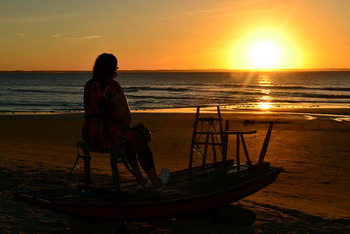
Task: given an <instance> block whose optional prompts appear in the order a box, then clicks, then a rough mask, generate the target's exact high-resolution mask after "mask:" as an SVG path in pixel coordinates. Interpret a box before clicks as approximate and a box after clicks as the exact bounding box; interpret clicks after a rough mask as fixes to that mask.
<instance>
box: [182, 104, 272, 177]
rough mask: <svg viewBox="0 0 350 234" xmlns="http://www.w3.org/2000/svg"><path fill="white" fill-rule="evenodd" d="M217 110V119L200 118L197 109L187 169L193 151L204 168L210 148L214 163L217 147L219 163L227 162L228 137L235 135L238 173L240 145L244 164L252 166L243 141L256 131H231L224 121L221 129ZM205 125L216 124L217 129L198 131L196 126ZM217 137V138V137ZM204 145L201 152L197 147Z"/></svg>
mask: <svg viewBox="0 0 350 234" xmlns="http://www.w3.org/2000/svg"><path fill="white" fill-rule="evenodd" d="M216 110H217V117H216V118H214V117H201V116H200V107H197V112H196V117H195V121H194V124H193V132H192V142H191V148H190V154H189V163H188V168H189V169H191V168H192V167H193V154H194V151H195V150H196V148H197V150H198V151H199V152H200V154H201V156H202V167H204V166H205V165H206V164H207V162H206V159H207V153H208V147H210V146H211V147H212V150H213V161H214V163H216V162H217V152H216V146H218V147H219V149H220V151H221V161H226V160H227V152H228V143H229V136H230V135H236V155H235V156H236V165H237V172H238V173H239V172H240V164H241V158H240V149H241V145H242V148H243V151H244V155H245V158H246V164H248V165H252V161H251V159H250V156H249V152H248V148H247V145H246V142H245V139H244V136H245V135H250V134H255V133H256V132H257V131H256V130H253V131H231V130H230V129H229V128H230V126H229V121H228V120H226V121H225V127H223V119H222V115H221V111H220V107H219V106H217V107H216ZM204 122H205V123H206V124H207V125H208V126H214V122H218V128H219V130H218V131H217V130H216V128H215V127H212V128H210V127H208V128H207V130H206V131H203V128H202V127H201V129H200V130H198V125H201V126H203V123H204ZM273 124H274V123H273V122H271V123H270V125H269V128H268V131H267V133H266V136H265V139H264V143H263V146H262V149H261V151H260V156H259V161H258V164H263V162H264V158H265V155H266V151H267V147H268V144H269V141H270V137H271V132H272V127H273ZM202 136H204V138H205V140H204V141H203V140H202V138H201V137H202ZM217 136H219V138H218V137H217ZM201 145H204V150H203V152H202V151H201V149H199V146H201Z"/></svg>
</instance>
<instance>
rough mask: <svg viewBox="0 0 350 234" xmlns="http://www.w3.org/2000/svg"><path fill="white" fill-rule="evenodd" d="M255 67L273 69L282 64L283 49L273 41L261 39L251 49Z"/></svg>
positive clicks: (250, 52)
mask: <svg viewBox="0 0 350 234" xmlns="http://www.w3.org/2000/svg"><path fill="white" fill-rule="evenodd" d="M249 57H250V60H251V62H252V66H253V67H254V68H260V69H273V68H276V67H277V66H279V65H280V58H281V50H280V49H279V48H278V46H277V45H276V44H275V43H274V42H272V41H259V42H257V43H255V44H254V45H253V46H252V47H251V48H250V50H249Z"/></svg>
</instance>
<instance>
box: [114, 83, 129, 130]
mask: <svg viewBox="0 0 350 234" xmlns="http://www.w3.org/2000/svg"><path fill="white" fill-rule="evenodd" d="M117 84H118V86H119V92H117V93H116V95H115V96H113V97H112V99H111V100H112V103H113V105H114V107H115V109H116V112H117V115H118V116H119V118H120V120H121V121H122V123H123V124H124V126H126V127H130V124H131V113H130V108H129V104H128V100H127V98H126V96H125V94H124V91H123V89H122V88H121V87H120V85H119V83H117Z"/></svg>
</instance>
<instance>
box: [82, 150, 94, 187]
mask: <svg viewBox="0 0 350 234" xmlns="http://www.w3.org/2000/svg"><path fill="white" fill-rule="evenodd" d="M83 159H84V174H85V186H89V184H90V183H91V182H92V179H91V167H90V160H91V157H90V152H89V151H85V150H84V156H83Z"/></svg>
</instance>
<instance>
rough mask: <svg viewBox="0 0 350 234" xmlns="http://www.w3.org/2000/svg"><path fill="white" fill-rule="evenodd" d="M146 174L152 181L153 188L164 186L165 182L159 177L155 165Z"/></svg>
mask: <svg viewBox="0 0 350 234" xmlns="http://www.w3.org/2000/svg"><path fill="white" fill-rule="evenodd" d="M146 174H147V176H148V179H149V180H150V181H151V182H152V185H153V188H155V189H157V188H160V187H162V185H163V182H162V180H161V179H160V178H159V177H158V175H157V172H156V169H155V168H154V167H153V168H151V169H149V170H147V171H146Z"/></svg>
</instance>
